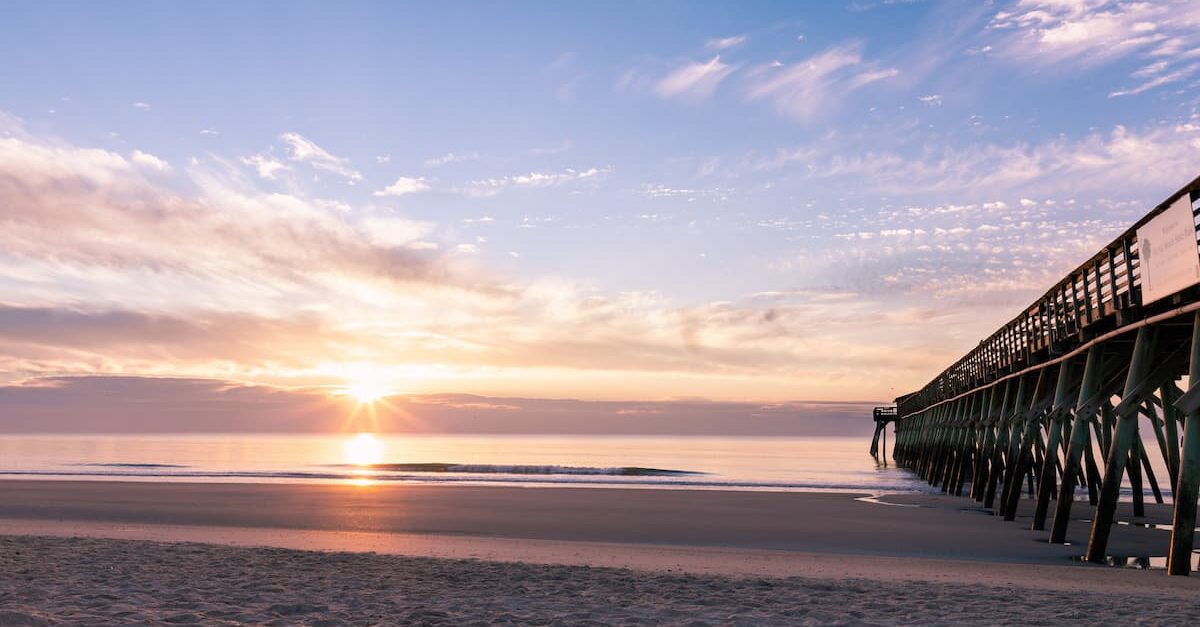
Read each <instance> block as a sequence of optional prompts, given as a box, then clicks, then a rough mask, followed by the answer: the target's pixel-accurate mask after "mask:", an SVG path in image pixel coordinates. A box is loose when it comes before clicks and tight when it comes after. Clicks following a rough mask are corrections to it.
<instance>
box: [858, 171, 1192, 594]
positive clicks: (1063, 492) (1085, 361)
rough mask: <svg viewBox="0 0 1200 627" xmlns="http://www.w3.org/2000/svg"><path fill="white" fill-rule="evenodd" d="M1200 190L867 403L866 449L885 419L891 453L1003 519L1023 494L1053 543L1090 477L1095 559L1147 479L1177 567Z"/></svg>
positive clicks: (1188, 496)
mask: <svg viewBox="0 0 1200 627" xmlns="http://www.w3.org/2000/svg"><path fill="white" fill-rule="evenodd" d="M1198 200H1200V178H1197V179H1196V180H1193V181H1192V182H1191V183H1189V184H1188V185H1187V186H1185V187H1184V188H1183V189H1181V190H1179V191H1177V192H1175V193H1174V194H1172V195H1171V196H1170V197H1168V198H1167V199H1166V200H1165V201H1164V202H1163V203H1162V204H1160V205H1158V206H1157V207H1155V208H1154V210H1153V211H1151V212H1150V213H1148V214H1147V215H1146V216H1145V217H1143V218H1142V219H1141V220H1139V221H1138V222H1137V223H1136V224H1134V225H1133V226H1132V227H1130V228H1129V229H1128V230H1127V231H1125V232H1124V233H1122V234H1121V235H1120V236H1119V237H1117V238H1116V239H1115V240H1113V241H1112V243H1110V244H1109V245H1107V246H1105V247H1104V248H1103V249H1101V250H1100V251H1099V252H1097V253H1096V254H1095V255H1094V256H1092V258H1091V259H1088V260H1087V261H1085V262H1084V263H1083V264H1082V265H1080V266H1079V267H1078V268H1076V269H1075V270H1073V271H1072V272H1071V273H1069V274H1068V275H1067V276H1066V278H1064V279H1063V280H1061V281H1060V282H1058V283H1057V284H1056V285H1054V286H1053V287H1051V288H1050V290H1048V291H1047V292H1046V293H1045V294H1044V295H1043V296H1042V297H1041V298H1039V299H1038V300H1037V301H1035V302H1034V303H1033V304H1031V305H1030V306H1029V307H1026V308H1025V309H1024V310H1022V311H1021V312H1020V313H1019V314H1018V315H1017V316H1016V317H1015V318H1013V319H1012V320H1010V321H1009V322H1008V323H1007V324H1005V325H1004V326H1002V327H1001V328H1000V329H999V330H997V331H996V332H995V333H993V334H992V335H991V336H989V337H988V338H987V339H985V340H983V341H982V342H980V343H979V345H978V346H976V347H975V348H974V349H973V350H972V351H971V352H970V353H968V354H967V355H966V356H964V357H963V358H961V359H959V360H958V361H957V362H955V363H954V364H952V365H951V366H950V367H949V368H947V369H946V370H944V371H943V372H942V373H941V374H939V375H937V377H935V378H934V379H933V380H932V381H930V382H929V383H928V384H927V385H926V386H925V387H923V388H921V389H920V390H918V391H916V392H913V393H911V394H908V395H905V396H902V397H900V398H897V399H896V408H895V411H894V413H890V414H889V412H888V411H886V409H887V408H877V409H876V410H875V413H874V417H875V421H876V430H875V437H874V438H873V440H872V444H871V452H872V454H873V455H874V454H877V453H878V443H879V438H880V434H881V433H884V434H886V425H887V423H888V422H892V421H894V423H895V433H896V437H895V449H894V452H893V457H894V459H895V460H896V462H897V463H898V464H899V465H901V466H903V467H907V468H909V469H911V470H912V471H914V472H916V473H917V474H918V475H919V476H920V477H922V478H923V479H925V480H927V481H928V482H929V483H930V484H931V485H933V486H937V487H940V488H941V490H942V491H943V492H946V493H950V494H954V495H965V496H967V497H969V498H972V499H974V500H976V501H978V502H980V503H982V504H983V505H984V506H985V507H987V508H990V509H992V510H993V512H994V513H995V514H996V515H997V516H1002V517H1003V518H1004V519H1005V520H1008V521H1012V520H1014V518H1015V516H1016V512H1017V509H1018V505H1019V504H1020V500H1021V499H1022V498H1023V496H1024V495H1027V498H1030V499H1033V500H1034V508H1033V522H1032V525H1033V528H1034V529H1045V528H1046V527H1047V524H1048V523H1049V526H1050V542H1053V543H1060V544H1061V543H1063V542H1064V540H1065V538H1066V533H1067V528H1068V525H1070V524H1071V508H1072V504H1073V503H1074V502H1075V493H1076V486H1077V485H1078V486H1081V487H1086V491H1087V495H1086V496H1087V498H1088V500H1089V501H1090V502H1091V504H1093V505H1095V513H1094V515H1093V517H1092V521H1091V533H1090V540H1089V542H1088V546H1087V550H1086V559H1087V560H1088V561H1090V562H1095V563H1104V562H1105V560H1106V558H1107V552H1106V550H1107V546H1108V538H1109V534H1110V532H1111V530H1112V526H1113V524H1114V518H1115V513H1116V509H1117V502H1118V500H1120V497H1121V496H1122V494H1127V495H1129V496H1130V497H1131V498H1132V500H1133V507H1134V515H1135V516H1141V515H1143V513H1144V503H1145V499H1146V498H1147V492H1149V495H1150V496H1152V498H1154V499H1155V500H1156V501H1157V502H1159V503H1163V502H1164V501H1170V502H1173V507H1174V519H1173V531H1172V534H1171V539H1170V542H1169V545H1168V546H1164V547H1163V548H1164V552H1165V553H1166V554H1167V556H1168V558H1167V569H1168V571H1169V572H1170V574H1172V575H1187V574H1188V573H1189V570H1190V567H1191V556H1192V543H1193V536H1194V532H1195V526H1196V502H1197V490H1198V488H1200V376H1197V377H1196V378H1197V380H1196V381H1192V377H1191V375H1192V374H1193V373H1200V285H1198V284H1200V252H1198V248H1197V237H1196V214H1197V208H1198V207H1200V202H1198ZM881 410H882V411H881ZM1143 434H1146V435H1147V437H1146V438H1145V439H1144V438H1143ZM1150 434H1152V435H1153V438H1152V439H1150V438H1149V435H1150ZM884 437H885V438H886V435H884ZM883 453H884V455H886V453H887V451H886V444H885V446H884V451H883ZM1152 456H1157V458H1158V460H1159V461H1161V464H1154V463H1152V461H1151V460H1152ZM1156 465H1158V466H1159V467H1160V468H1166V470H1167V476H1165V477H1158V476H1156V474H1155V472H1154V467H1155V466H1156ZM1123 490H1125V491H1124V492H1123ZM1076 524H1078V523H1076Z"/></svg>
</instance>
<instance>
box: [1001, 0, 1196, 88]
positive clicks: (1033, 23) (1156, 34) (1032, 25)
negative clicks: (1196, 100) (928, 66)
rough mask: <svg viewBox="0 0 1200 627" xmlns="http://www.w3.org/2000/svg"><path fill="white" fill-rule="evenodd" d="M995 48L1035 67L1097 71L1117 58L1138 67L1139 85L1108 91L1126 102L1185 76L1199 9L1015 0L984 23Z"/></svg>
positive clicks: (1170, 1) (1176, 3)
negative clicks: (993, 36) (994, 37)
mask: <svg viewBox="0 0 1200 627" xmlns="http://www.w3.org/2000/svg"><path fill="white" fill-rule="evenodd" d="M988 28H989V30H991V31H992V32H993V33H996V34H998V35H999V36H1000V40H999V43H998V44H997V49H998V50H999V52H1000V53H1001V54H1003V55H1004V56H1006V57H1008V58H1010V59H1014V60H1017V61H1019V62H1021V63H1035V64H1038V65H1039V66H1043V67H1054V66H1057V67H1070V66H1076V67H1078V66H1085V67H1086V66H1098V65H1103V64H1106V63H1110V62H1112V61H1115V60H1118V59H1124V58H1136V59H1140V60H1142V61H1143V62H1144V65H1143V67H1142V68H1141V69H1139V70H1137V71H1135V72H1133V74H1132V75H1131V78H1135V79H1138V80H1139V82H1138V83H1137V84H1136V85H1134V86H1132V87H1125V88H1121V89H1117V90H1114V91H1112V92H1111V94H1110V96H1112V97H1117V96H1132V95H1136V94H1140V93H1143V92H1146V91H1149V90H1151V89H1154V88H1156V87H1160V86H1162V85H1167V84H1170V83H1177V82H1180V81H1182V80H1184V79H1186V78H1189V77H1191V76H1192V75H1193V74H1194V73H1195V71H1196V69H1197V66H1196V65H1195V64H1194V63H1191V62H1190V61H1192V60H1195V59H1197V58H1200V5H1197V4H1196V3H1195V2H1190V1H1188V0H1164V1H1162V2H1129V1H1123V0H1071V1H1063V0H1020V1H1019V2H1017V3H1015V4H1014V5H1012V6H1010V7H1007V8H1005V9H1003V10H1001V11H998V12H997V13H996V14H995V15H994V17H993V18H992V20H991V22H990V23H989V24H988Z"/></svg>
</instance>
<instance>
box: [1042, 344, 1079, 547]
mask: <svg viewBox="0 0 1200 627" xmlns="http://www.w3.org/2000/svg"><path fill="white" fill-rule="evenodd" d="M1073 371H1074V366H1073V365H1072V363H1071V360H1069V359H1068V360H1066V361H1064V362H1062V365H1061V366H1059V369H1058V384H1057V385H1056V386H1055V391H1054V405H1053V407H1052V408H1051V409H1050V415H1049V417H1048V425H1047V427H1048V428H1047V431H1048V432H1047V439H1046V452H1045V457H1044V458H1043V460H1042V472H1041V473H1040V474H1039V475H1038V478H1039V479H1040V482H1039V485H1038V491H1037V505H1036V506H1035V507H1034V510H1033V527H1032V528H1033V529H1034V530H1035V531H1041V530H1042V529H1045V528H1046V512H1047V510H1048V509H1049V508H1050V495H1051V494H1052V493H1053V492H1054V485H1055V484H1054V477H1055V470H1056V468H1057V463H1058V447H1059V440H1060V439H1061V438H1062V429H1061V428H1060V426H1059V422H1060V419H1059V415H1061V414H1062V413H1063V412H1064V411H1066V407H1067V404H1068V403H1070V402H1072V401H1071V400H1070V399H1071V398H1072V394H1071V387H1072V386H1071V380H1072V378H1073Z"/></svg>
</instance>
